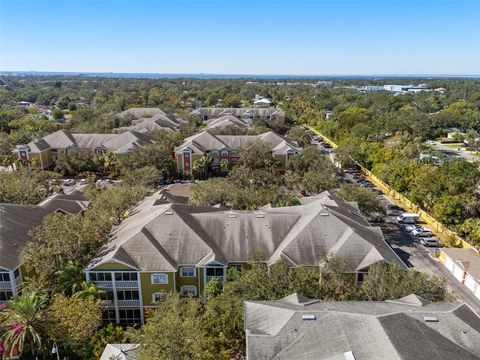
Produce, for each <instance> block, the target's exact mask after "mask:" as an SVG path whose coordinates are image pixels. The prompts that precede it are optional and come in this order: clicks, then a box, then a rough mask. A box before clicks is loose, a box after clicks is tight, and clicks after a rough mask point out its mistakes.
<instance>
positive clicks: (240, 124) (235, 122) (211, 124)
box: [205, 115, 251, 129]
mask: <svg viewBox="0 0 480 360" xmlns="http://www.w3.org/2000/svg"><path fill="white" fill-rule="evenodd" d="M205 124H206V128H207V129H214V128H224V127H227V126H233V127H237V128H239V129H247V128H249V127H250V125H251V120H243V119H239V118H237V117H235V116H233V115H223V116H220V117H219V118H216V119H209V120H207V121H206V122H205Z"/></svg>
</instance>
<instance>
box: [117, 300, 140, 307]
mask: <svg viewBox="0 0 480 360" xmlns="http://www.w3.org/2000/svg"><path fill="white" fill-rule="evenodd" d="M117 305H118V307H140V300H118V301H117Z"/></svg>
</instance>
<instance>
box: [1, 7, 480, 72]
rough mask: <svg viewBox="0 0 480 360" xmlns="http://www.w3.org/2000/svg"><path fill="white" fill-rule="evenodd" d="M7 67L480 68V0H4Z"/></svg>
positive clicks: (84, 69) (88, 69) (158, 69)
mask: <svg viewBox="0 0 480 360" xmlns="http://www.w3.org/2000/svg"><path fill="white" fill-rule="evenodd" d="M0 70H3V71H8V70H37V71H82V72H156V73H219V74H360V75H362V74H480V1H476V0H472V1H446V0H443V1H434V0H423V1H396V0H383V1H364V0H356V1H342V0H337V1H313V0H310V1H286V0H284V1H273V0H270V1H268V0H267V1H240V0H237V1H234V0H216V1H200V0H197V1H183V0H177V1H167V0H157V1H155V0H150V1H141V0H140V1H133V0H117V1H113V0H107V1H102V0H83V1H78V0H56V1H41V0H28V1H27V0H0Z"/></svg>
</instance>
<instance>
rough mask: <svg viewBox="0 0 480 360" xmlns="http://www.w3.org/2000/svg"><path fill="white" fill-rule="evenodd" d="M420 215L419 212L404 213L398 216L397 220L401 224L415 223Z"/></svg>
mask: <svg viewBox="0 0 480 360" xmlns="http://www.w3.org/2000/svg"><path fill="white" fill-rule="evenodd" d="M419 218H420V216H418V215H417V214H411V213H403V214H401V215H399V216H397V221H398V222H399V223H400V224H415V223H416V222H417V221H418V219H419Z"/></svg>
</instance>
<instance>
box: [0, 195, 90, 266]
mask: <svg viewBox="0 0 480 360" xmlns="http://www.w3.org/2000/svg"><path fill="white" fill-rule="evenodd" d="M70 194H71V197H70ZM70 194H59V195H54V196H52V197H50V198H48V199H46V200H45V201H43V202H42V203H40V204H39V205H19V204H0V254H2V255H1V256H0V267H2V268H5V269H10V270H14V269H16V268H17V267H18V266H19V265H20V255H21V252H22V250H23V248H24V247H25V245H26V244H27V242H28V241H30V240H31V237H30V235H29V232H30V230H33V229H34V228H35V227H37V226H38V225H40V224H41V223H42V221H43V219H44V218H45V216H47V215H48V214H51V213H54V212H56V211H61V212H64V213H68V214H72V215H77V214H80V213H81V212H82V211H84V210H86V209H87V207H88V201H87V200H86V199H85V197H83V195H81V192H79V191H73V192H72V193H70Z"/></svg>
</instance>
